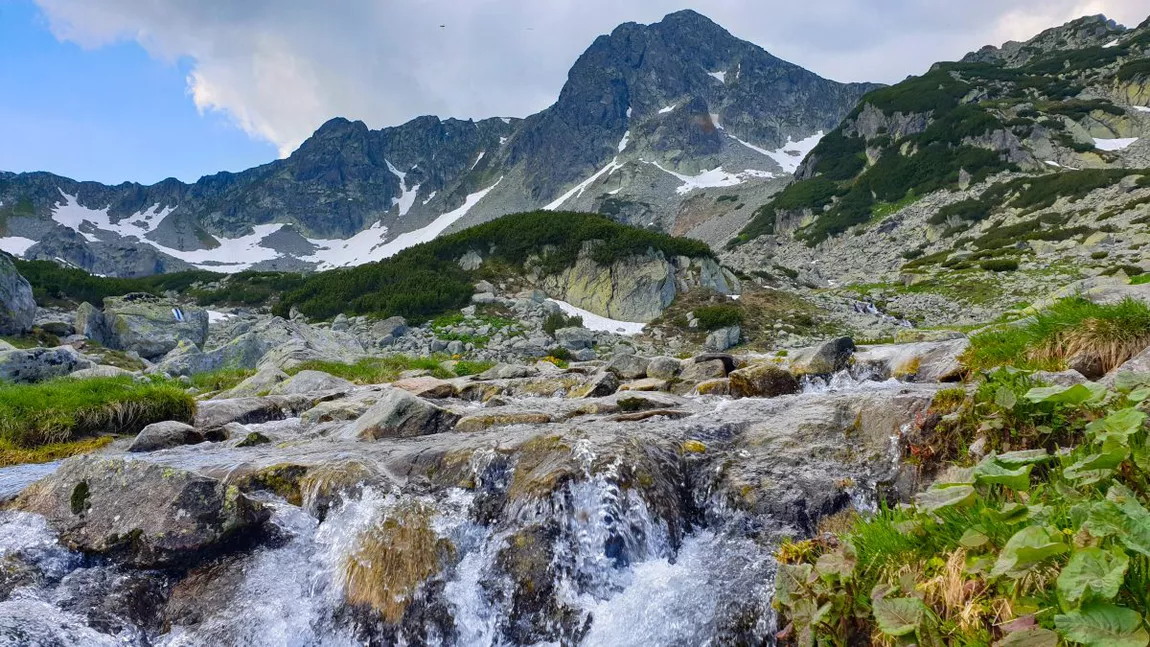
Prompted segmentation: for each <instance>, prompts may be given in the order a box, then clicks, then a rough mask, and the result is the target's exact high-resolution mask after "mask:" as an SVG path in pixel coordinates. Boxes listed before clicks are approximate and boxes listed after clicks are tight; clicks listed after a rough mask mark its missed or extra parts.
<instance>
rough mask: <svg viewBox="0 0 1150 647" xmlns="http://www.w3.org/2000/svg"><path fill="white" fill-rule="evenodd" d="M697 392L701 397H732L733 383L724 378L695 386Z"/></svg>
mask: <svg viewBox="0 0 1150 647" xmlns="http://www.w3.org/2000/svg"><path fill="white" fill-rule="evenodd" d="M695 392H696V393H698V394H699V395H730V394H731V381H730V380H729V379H727V378H725V377H724V378H719V379H716V380H707V381H705V382H699V384H698V385H697V386H695Z"/></svg>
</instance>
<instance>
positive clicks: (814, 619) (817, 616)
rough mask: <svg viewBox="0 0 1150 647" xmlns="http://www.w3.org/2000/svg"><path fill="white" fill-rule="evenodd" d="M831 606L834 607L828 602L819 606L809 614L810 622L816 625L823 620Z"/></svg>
mask: <svg viewBox="0 0 1150 647" xmlns="http://www.w3.org/2000/svg"><path fill="white" fill-rule="evenodd" d="M832 608H834V605H832V604H831V603H830V602H827V603H826V604H824V605H823V606H821V607H819V608H818V609H817V610H816V611H815V612H814V613H813V614H811V624H812V625H817V624H819V623H821V622H822V621H823V620H826V619H827V616H828V615H829V614H830V612H831V609H832Z"/></svg>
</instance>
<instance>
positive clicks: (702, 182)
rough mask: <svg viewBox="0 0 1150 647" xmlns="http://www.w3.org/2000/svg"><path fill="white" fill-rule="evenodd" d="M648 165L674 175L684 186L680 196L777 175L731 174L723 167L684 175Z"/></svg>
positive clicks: (680, 188)
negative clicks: (698, 190)
mask: <svg viewBox="0 0 1150 647" xmlns="http://www.w3.org/2000/svg"><path fill="white" fill-rule="evenodd" d="M648 163H649V164H651V165H652V166H654V167H655V168H657V169H659V170H660V171H663V172H664V173H667V174H668V175H673V176H675V177H676V178H678V179H679V181H681V182H682V183H683V184H681V185H680V186H679V187H678V188H676V189H675V192H676V193H678V194H680V195H684V194H687V193H690V192H691V191H694V190H695V189H710V188H716V187H724V186H735V185H736V184H742V183H743V182H746V181H747V180H749V179H751V178H764V179H770V178H773V177H775V174H774V173H771V172H770V171H760V170H758V169H746V170H745V171H740V172H738V173H731V172H729V171H724V170H723V167H721V166H720V167H718V168H714V169H711V170H710V171H703V172H702V173H700V174H698V175H683V174H682V173H676V172H674V171H672V170H670V169H667V168H664V167H663V166H662V165H661V164H659V163H658V162H648Z"/></svg>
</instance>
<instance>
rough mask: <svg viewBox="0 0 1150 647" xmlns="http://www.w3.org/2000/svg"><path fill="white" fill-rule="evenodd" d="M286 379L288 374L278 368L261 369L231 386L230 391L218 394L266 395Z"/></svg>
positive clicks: (231, 395)
mask: <svg viewBox="0 0 1150 647" xmlns="http://www.w3.org/2000/svg"><path fill="white" fill-rule="evenodd" d="M287 379H289V376H288V374H287V373H284V372H283V371H281V370H279V369H278V368H274V367H271V368H265V369H261V370H259V371H256V373H255V375H251V376H249V377H248V378H246V379H245V380H243V381H242V382H240V383H239V384H237V385H235V386H234V387H232V389H231V390H230V391H226V392H224V393H222V394H220V396H219V397H222V398H248V397H252V396H256V395H267V394H268V393H269V392H270V391H271V390H272V388H274V387H275V386H276V385H277V384H280V383H281V382H283V381H284V380H287Z"/></svg>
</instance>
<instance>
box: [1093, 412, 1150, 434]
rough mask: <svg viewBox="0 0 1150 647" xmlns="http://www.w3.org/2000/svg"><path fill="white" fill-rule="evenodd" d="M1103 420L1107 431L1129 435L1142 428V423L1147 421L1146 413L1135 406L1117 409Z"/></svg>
mask: <svg viewBox="0 0 1150 647" xmlns="http://www.w3.org/2000/svg"><path fill="white" fill-rule="evenodd" d="M1102 422H1103V423H1104V426H1105V428H1106V431H1110V432H1115V433H1120V434H1124V435H1126V436H1129V435H1130V434H1132V433H1134V432H1136V431H1138V430H1140V429H1142V424H1143V423H1144V422H1146V414H1145V413H1142V412H1141V411H1139V410H1137V409H1135V408H1133V407H1129V408H1126V409H1119V410H1118V411H1115V412H1114V413H1112V414H1110V415H1108V416H1106V417H1105V418H1103V419H1102Z"/></svg>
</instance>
